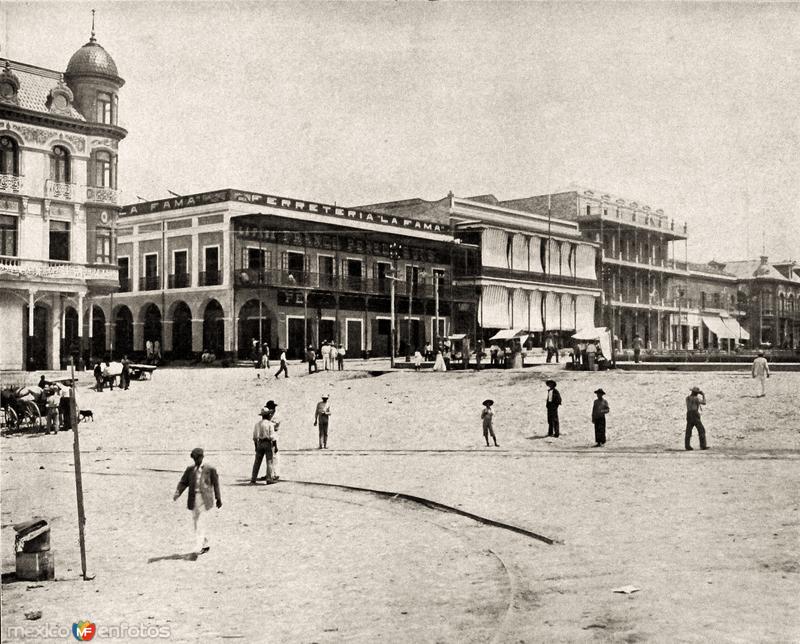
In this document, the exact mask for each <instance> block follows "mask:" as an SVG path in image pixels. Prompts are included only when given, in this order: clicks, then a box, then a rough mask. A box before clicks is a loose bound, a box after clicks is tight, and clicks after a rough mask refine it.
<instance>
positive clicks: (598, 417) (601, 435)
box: [592, 389, 610, 447]
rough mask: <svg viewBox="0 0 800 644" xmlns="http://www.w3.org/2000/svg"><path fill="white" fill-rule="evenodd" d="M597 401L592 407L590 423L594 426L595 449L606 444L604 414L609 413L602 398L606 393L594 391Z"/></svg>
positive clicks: (598, 390)
mask: <svg viewBox="0 0 800 644" xmlns="http://www.w3.org/2000/svg"><path fill="white" fill-rule="evenodd" d="M594 393H595V394H597V400H595V401H594V404H593V405H592V423H593V424H594V440H595V443H596V445H595V447H602V446H603V445H605V444H606V414H607V413H608V412H609V411H610V409H609V407H608V401H607V400H606V399H605V398H603V396H605V395H606V392H605V391H603V390H602V389H595V391H594Z"/></svg>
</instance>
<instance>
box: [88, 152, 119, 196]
mask: <svg viewBox="0 0 800 644" xmlns="http://www.w3.org/2000/svg"><path fill="white" fill-rule="evenodd" d="M93 178H94V187H95V188H116V187H117V158H116V157H115V156H114V155H113V154H111V153H110V152H105V151H103V150H100V151H98V152H95V153H94V177H93Z"/></svg>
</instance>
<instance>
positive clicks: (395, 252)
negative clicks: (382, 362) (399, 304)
mask: <svg viewBox="0 0 800 644" xmlns="http://www.w3.org/2000/svg"><path fill="white" fill-rule="evenodd" d="M402 248H403V247H402V246H401V245H400V244H398V243H397V242H392V243H391V244H390V245H389V256H390V257H391V258H392V274H391V275H387V276H386V279H388V280H389V299H390V302H391V314H390V315H391V324H390V331H389V335H390V336H391V337H390V338H389V343H390V344H391V345H392V346H391V350H390V351H389V363H390V366H391V367H392V368H394V352H395V312H394V283H395V282H396V281H397V280H398V279H400V278H399V277H397V258H398V256H399V255H400V251H401V250H402Z"/></svg>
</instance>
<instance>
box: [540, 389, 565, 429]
mask: <svg viewBox="0 0 800 644" xmlns="http://www.w3.org/2000/svg"><path fill="white" fill-rule="evenodd" d="M544 384H546V385H547V403H546V406H547V435H548V436H552V437H553V438H558V436H559V421H558V408H559V406H560V405H561V393H559V391H558V389H556V381H555V380H546V381H545V383H544Z"/></svg>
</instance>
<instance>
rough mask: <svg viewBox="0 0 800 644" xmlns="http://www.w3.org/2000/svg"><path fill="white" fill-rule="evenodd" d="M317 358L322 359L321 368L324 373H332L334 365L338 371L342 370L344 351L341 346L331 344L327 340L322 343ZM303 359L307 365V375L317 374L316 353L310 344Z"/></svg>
mask: <svg viewBox="0 0 800 644" xmlns="http://www.w3.org/2000/svg"><path fill="white" fill-rule="evenodd" d="M319 356H321V357H322V368H323V369H324V370H325V371H333V370H334V365H336V369H337V370H338V371H342V370H344V356H345V349H344V347H343V346H342V345H341V344H340V345H338V346H337V345H336V344H334V343H333V342H328V340H325V341H323V343H322V346H321V347H320V348H319ZM305 357H306V362H307V363H308V373H316V372H318V371H319V366H318V365H317V359H318V358H317V352H316V351H315V350H314V347H313V346H312V345H310V344H309V345H308V348H307V349H306V356H305Z"/></svg>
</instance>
